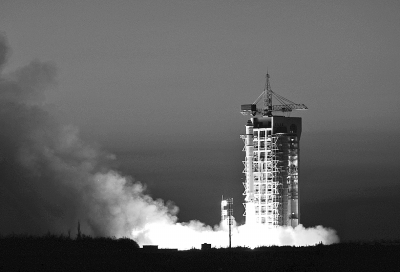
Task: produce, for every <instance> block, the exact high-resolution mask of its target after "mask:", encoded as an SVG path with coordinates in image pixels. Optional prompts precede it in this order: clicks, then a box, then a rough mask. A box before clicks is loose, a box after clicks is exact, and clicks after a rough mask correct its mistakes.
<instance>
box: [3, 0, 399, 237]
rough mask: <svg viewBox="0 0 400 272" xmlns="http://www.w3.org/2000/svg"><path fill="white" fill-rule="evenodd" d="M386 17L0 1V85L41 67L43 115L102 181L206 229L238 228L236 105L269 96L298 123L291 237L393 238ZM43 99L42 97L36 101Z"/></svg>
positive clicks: (172, 4)
mask: <svg viewBox="0 0 400 272" xmlns="http://www.w3.org/2000/svg"><path fill="white" fill-rule="evenodd" d="M399 10H400V2H399V1H284V2H282V1H112V2H109V1H82V2H78V1H76V2H75V1H1V3H0V31H2V32H3V34H5V36H6V37H7V41H8V45H9V47H10V48H11V54H10V56H9V58H8V62H7V66H5V68H4V73H8V72H10V71H14V70H16V69H18V68H19V67H21V66H23V65H26V64H27V63H29V62H31V61H32V60H34V59H38V60H40V61H51V62H52V63H53V64H54V65H55V66H56V70H57V77H56V81H57V85H56V86H55V87H52V88H47V89H46V91H45V96H46V100H45V102H46V108H47V109H48V111H50V112H52V114H53V115H55V116H56V118H57V119H58V120H59V122H62V123H66V124H74V125H76V126H78V127H79V130H80V134H81V136H82V138H83V139H84V140H85V141H86V142H89V143H91V144H98V145H101V146H102V148H103V149H104V150H108V151H109V152H112V153H114V154H116V157H117V159H116V161H115V162H114V163H113V164H115V165H114V169H117V170H119V171H121V172H122V173H123V174H125V175H131V176H132V177H134V178H135V179H136V180H140V181H142V182H143V183H145V184H147V188H148V190H149V192H150V194H151V195H152V196H154V197H156V198H162V199H165V200H172V201H174V202H175V203H176V204H177V206H178V207H179V208H180V212H179V214H178V217H179V220H180V221H188V220H191V219H198V220H201V221H203V222H205V223H207V224H211V225H214V224H217V223H218V221H219V217H220V210H219V209H220V206H219V205H220V203H219V201H220V199H221V195H225V196H232V197H234V202H235V210H234V213H235V216H236V218H237V220H238V221H239V222H240V221H242V220H243V218H242V213H243V206H242V205H241V202H242V201H243V196H242V192H243V186H242V184H241V182H242V178H243V174H242V173H241V172H242V170H243V165H242V162H241V161H242V160H243V159H244V153H243V152H242V151H241V150H242V141H241V140H240V138H239V135H240V134H242V133H244V125H245V123H246V117H244V116H241V115H240V113H239V109H240V104H245V103H251V102H253V101H254V100H255V99H256V98H257V97H258V95H259V94H260V93H261V92H262V90H263V86H264V81H265V73H266V72H267V69H268V71H269V73H270V75H271V85H272V89H273V90H274V91H275V92H277V93H279V94H280V95H282V96H284V97H287V98H289V99H290V100H292V101H295V102H297V103H304V104H306V105H307V106H308V107H309V110H308V111H301V112H294V113H293V114H292V116H300V117H302V118H303V133H302V139H301V166H300V169H301V170H300V179H299V182H300V199H301V201H300V209H301V223H303V224H304V225H305V226H307V227H308V226H315V225H320V224H322V225H324V226H326V227H332V228H334V229H336V230H337V231H338V234H339V236H340V238H341V239H342V240H348V239H380V238H400V229H399V228H398V227H397V226H399V225H400V217H399V216H398V209H399V207H400V200H399V199H400V183H399V181H400V180H399V176H398V169H399V166H400V165H399V160H398V154H399V152H400V142H399V141H398V139H399V137H400V127H399V114H400V110H399V104H400V94H399V87H400V77H399V72H400V50H399V48H400V30H399V25H400V13H399ZM52 86H53V85H52Z"/></svg>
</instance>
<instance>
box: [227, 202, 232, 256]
mask: <svg viewBox="0 0 400 272" xmlns="http://www.w3.org/2000/svg"><path fill="white" fill-rule="evenodd" d="M232 204H233V198H229V199H228V225H229V248H232V223H233V220H232V213H233V208H232Z"/></svg>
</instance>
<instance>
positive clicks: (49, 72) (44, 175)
mask: <svg viewBox="0 0 400 272" xmlns="http://www.w3.org/2000/svg"><path fill="white" fill-rule="evenodd" d="M8 56H9V47H8V44H7V41H6V39H5V37H4V36H0V72H1V71H2V68H3V67H4V65H5V64H6V61H7V59H8ZM55 83H56V68H55V65H54V64H53V63H50V62H41V61H38V60H34V61H32V62H31V63H29V64H28V65H26V66H24V67H21V68H19V69H17V70H16V71H14V72H11V73H8V74H4V73H1V75H0V127H1V131H0V186H1V188H0V214H1V216H2V220H0V233H1V234H8V233H26V234H38V235H41V234H43V233H46V232H48V231H50V232H52V233H64V234H65V233H67V232H68V231H71V232H72V233H75V229H76V226H77V222H78V221H80V224H81V229H82V232H83V233H85V234H87V235H93V236H116V237H123V236H125V237H130V238H133V239H135V240H136V241H137V242H138V243H139V244H158V245H160V246H161V247H167V248H179V249H188V248H192V247H199V246H200V245H201V243H204V242H208V243H211V244H213V245H214V246H226V245H227V237H228V236H227V230H226V229H224V227H222V226H216V227H214V228H212V227H210V226H206V225H204V224H203V223H201V222H198V221H191V222H188V223H177V216H176V215H177V213H178V208H177V207H176V206H174V205H173V204H172V203H168V202H167V203H165V202H164V201H162V200H160V199H158V200H155V199H153V198H151V197H150V196H149V195H146V194H145V186H144V185H142V184H141V183H140V182H136V181H134V180H133V179H132V178H131V177H127V176H123V175H121V174H120V173H118V172H116V171H114V170H112V169H110V167H109V166H108V165H110V164H111V162H112V161H113V160H115V157H114V156H113V155H111V154H108V153H106V152H104V151H101V150H100V149H98V148H95V147H93V146H91V145H89V144H86V143H84V142H83V141H82V140H81V139H80V138H79V132H78V129H77V128H76V127H74V126H70V125H61V124H59V123H58V122H57V120H56V119H55V118H54V117H53V116H52V115H51V113H49V112H48V111H46V110H45V91H50V90H51V89H52V88H53V87H54V86H55ZM216 208H217V207H216ZM319 242H322V243H325V244H330V243H335V242H338V237H337V236H336V234H335V231H334V230H330V229H325V228H323V227H321V226H318V227H316V228H312V229H305V228H304V227H302V226H299V227H297V228H296V229H291V228H279V229H275V230H265V229H250V228H249V227H248V226H239V227H235V228H234V233H233V244H234V245H240V246H250V247H254V246H260V245H268V244H277V245H283V244H288V245H306V244H316V243H319Z"/></svg>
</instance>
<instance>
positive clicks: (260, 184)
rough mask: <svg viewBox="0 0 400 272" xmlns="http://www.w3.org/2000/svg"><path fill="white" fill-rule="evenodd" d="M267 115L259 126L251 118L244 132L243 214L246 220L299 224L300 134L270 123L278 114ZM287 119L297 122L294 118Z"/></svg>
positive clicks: (269, 224)
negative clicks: (283, 130)
mask: <svg viewBox="0 0 400 272" xmlns="http://www.w3.org/2000/svg"><path fill="white" fill-rule="evenodd" d="M265 118H268V119H267V120H265V119H264V120H263V122H265V124H263V125H259V126H257V127H255V126H253V123H252V122H251V121H249V122H248V123H247V125H246V134H245V135H241V138H242V139H243V141H244V144H245V146H244V148H243V151H244V152H246V157H245V160H244V161H243V165H244V169H243V173H244V174H245V180H244V182H243V186H244V192H243V195H244V196H245V202H244V203H243V205H244V207H245V213H244V216H246V223H254V224H265V225H267V226H269V227H271V228H274V227H277V226H292V227H296V226H297V225H298V224H299V206H298V156H299V134H297V133H296V132H295V130H294V129H293V130H291V131H286V132H285V133H280V132H277V129H276V128H275V129H274V127H273V125H271V123H273V121H274V120H273V118H276V117H265ZM282 118H284V117H282ZM282 118H280V119H279V118H277V119H278V120H283V119H282ZM253 121H254V120H253ZM256 121H257V120H256ZM267 121H268V122H267ZM285 121H289V122H295V120H293V119H291V118H287V119H285ZM266 124H268V125H266ZM274 130H275V131H274Z"/></svg>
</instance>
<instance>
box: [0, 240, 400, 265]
mask: <svg viewBox="0 0 400 272" xmlns="http://www.w3.org/2000/svg"><path fill="white" fill-rule="evenodd" d="M0 254H1V255H0V271H349V270H350V271H398V269H399V268H400V242H399V241H397V242H379V243H378V242H377V243H369V244H362V243H342V244H335V245H329V246H325V245H318V246H314V247H262V248H257V249H254V250H251V249H247V248H234V249H209V250H203V251H202V250H187V251H172V250H162V249H159V250H153V251H146V250H143V249H139V247H138V245H137V244H136V242H134V241H132V240H130V239H112V238H91V237H86V236H83V237H81V238H80V239H70V238H68V237H64V236H59V237H58V236H52V235H47V236H44V237H28V236H12V237H2V238H0Z"/></svg>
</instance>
